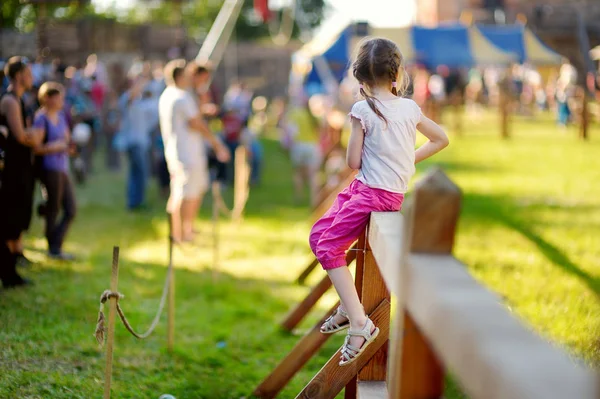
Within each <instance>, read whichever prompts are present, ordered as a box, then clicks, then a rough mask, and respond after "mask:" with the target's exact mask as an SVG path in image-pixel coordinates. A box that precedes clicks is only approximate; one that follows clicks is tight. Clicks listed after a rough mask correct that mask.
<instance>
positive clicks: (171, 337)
mask: <svg viewBox="0 0 600 399" xmlns="http://www.w3.org/2000/svg"><path fill="white" fill-rule="evenodd" d="M172 217H173V215H169V268H171V276H170V280H169V298H168V302H169V305H168V306H169V312H168V313H169V315H168V317H167V351H168V352H169V353H173V343H174V341H175V270H174V269H173V222H172V220H171V218H172Z"/></svg>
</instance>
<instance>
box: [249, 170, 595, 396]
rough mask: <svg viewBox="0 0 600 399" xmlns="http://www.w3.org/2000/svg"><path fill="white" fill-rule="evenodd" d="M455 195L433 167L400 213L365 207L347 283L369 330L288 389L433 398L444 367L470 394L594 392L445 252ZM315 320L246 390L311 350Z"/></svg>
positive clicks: (278, 383) (265, 389) (264, 390)
mask: <svg viewBox="0 0 600 399" xmlns="http://www.w3.org/2000/svg"><path fill="white" fill-rule="evenodd" d="M460 202H461V193H460V190H459V189H458V187H456V186H455V185H454V184H453V183H452V182H451V181H450V180H449V179H448V178H447V176H446V175H445V174H444V173H443V172H441V171H440V170H436V171H434V172H432V173H430V174H429V175H428V176H426V177H425V178H424V179H423V180H422V181H420V182H419V183H418V184H417V186H416V188H415V192H414V194H413V196H412V198H411V203H410V204H407V207H406V209H405V212H404V214H405V215H404V216H402V215H401V214H400V213H374V214H373V215H372V216H371V220H370V224H369V228H368V233H366V234H365V235H364V236H363V238H362V239H361V241H362V242H359V244H358V245H359V248H365V247H364V246H363V245H366V252H365V253H364V255H363V254H362V253H359V255H358V256H357V262H356V263H357V264H356V267H357V273H356V286H357V289H358V291H359V293H360V294H361V300H362V302H363V305H364V307H365V310H366V312H367V313H368V314H370V317H371V319H372V320H373V321H374V323H375V324H376V325H377V326H379V328H380V334H379V337H378V338H377V339H376V340H375V341H374V342H373V344H371V346H369V347H368V348H367V350H366V351H365V352H364V353H363V354H362V355H361V357H360V358H359V359H357V360H356V361H355V362H354V363H352V364H351V365H348V366H346V367H340V366H338V361H339V353H336V354H334V355H333V356H332V357H331V359H330V360H329V362H328V363H327V364H326V365H325V366H324V367H323V368H322V369H321V371H319V373H317V375H315V377H314V378H313V379H312V380H311V381H310V382H309V383H308V385H306V387H305V388H304V389H303V390H302V391H301V392H300V393H299V394H298V396H297V397H298V398H318V399H327V398H335V397H336V395H338V394H339V393H340V392H341V390H342V389H344V387H345V388H346V393H345V398H347V399H348V398H357V397H358V398H402V399H431V398H440V397H442V396H443V392H444V384H443V382H444V376H445V369H449V370H451V371H452V373H453V375H454V376H455V378H456V379H457V381H458V383H459V384H460V386H461V388H462V389H463V391H464V392H465V393H466V394H467V395H468V396H469V397H470V398H472V399H478V398H482V399H540V398H544V399H570V398H573V399H598V398H600V385H599V384H598V382H599V380H598V379H597V377H596V376H595V375H594V374H593V372H592V371H591V370H587V369H585V368H583V367H581V366H578V365H575V364H574V363H573V362H572V361H571V360H570V359H569V357H568V356H567V355H566V354H564V353H563V352H561V351H560V350H559V349H557V348H555V347H554V346H553V345H551V344H550V343H548V342H546V341H545V340H543V339H542V338H540V337H538V336H537V335H536V334H535V333H533V332H532V331H531V330H530V329H529V328H527V327H526V326H525V325H524V324H523V322H522V321H520V320H518V319H517V318H515V317H514V316H513V315H512V314H511V313H509V312H508V311H507V309H506V308H505V306H504V305H503V304H502V301H501V299H500V298H499V297H498V296H497V295H495V294H493V293H491V292H490V291H488V290H487V289H485V288H484V287H483V286H481V285H480V284H478V283H477V282H476V281H475V280H474V279H473V278H472V277H471V276H470V275H469V273H468V271H467V269H466V268H465V266H464V265H463V264H461V263H460V262H459V261H458V260H456V259H455V258H454V257H453V256H452V255H451V253H452V247H453V244H454V236H455V230H456V225H457V221H458V216H459V212H460ZM365 240H366V242H365ZM391 302H394V304H395V306H393V307H392V306H390V303H391ZM392 308H393V309H395V310H394V311H393V312H392ZM333 309H334V308H332V309H331V310H330V311H332V310H333ZM330 311H329V312H328V313H327V314H326V315H325V316H324V317H323V319H324V318H325V317H326V316H327V315H328V314H329V313H330ZM319 326H320V323H318V324H317V325H315V327H314V328H313V329H312V330H311V331H310V332H309V333H308V334H307V335H306V336H305V337H303V338H302V339H301V341H300V342H299V343H298V345H297V346H296V347H295V348H294V349H293V350H292V353H290V354H289V355H288V356H287V357H286V359H284V361H283V362H282V363H281V364H280V365H279V366H277V367H276V369H275V370H274V371H273V372H272V373H271V375H270V376H269V377H267V379H265V381H263V383H261V385H260V386H259V387H258V388H257V389H256V390H255V392H254V394H255V395H256V396H258V397H260V398H274V397H276V395H277V393H278V392H279V391H280V390H281V389H282V388H283V387H284V386H285V385H286V384H287V382H288V381H289V380H290V379H291V378H292V377H293V375H294V374H295V373H296V372H297V371H298V370H299V369H300V368H301V367H302V366H303V365H304V364H305V363H306V362H307V361H308V360H309V359H310V358H311V357H312V356H313V355H314V354H315V353H316V351H317V350H318V349H319V348H320V346H321V345H322V343H323V342H325V340H326V339H327V338H326V336H319V331H318V328H319ZM338 352H339V351H338ZM388 354H389V356H388Z"/></svg>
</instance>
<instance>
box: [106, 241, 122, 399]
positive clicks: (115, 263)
mask: <svg viewBox="0 0 600 399" xmlns="http://www.w3.org/2000/svg"><path fill="white" fill-rule="evenodd" d="M118 286H119V247H113V260H112V272H111V275H110V290H111V291H112V292H114V293H116V292H118ZM116 315H117V298H116V297H111V298H110V312H109V313H108V337H107V342H106V369H105V370H104V399H110V383H111V379H112V361H113V349H114V342H115V316H116Z"/></svg>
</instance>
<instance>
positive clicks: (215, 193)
mask: <svg viewBox="0 0 600 399" xmlns="http://www.w3.org/2000/svg"><path fill="white" fill-rule="evenodd" d="M219 198H220V187H219V182H217V181H214V182H213V183H212V200H213V201H212V228H213V267H212V277H213V281H214V280H216V278H217V274H216V273H217V268H218V267H219V213H220V212H219V208H220V204H219Z"/></svg>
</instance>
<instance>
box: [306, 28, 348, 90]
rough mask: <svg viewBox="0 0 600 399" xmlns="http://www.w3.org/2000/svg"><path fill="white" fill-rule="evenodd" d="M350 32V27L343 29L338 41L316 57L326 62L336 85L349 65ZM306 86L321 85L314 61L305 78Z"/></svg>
mask: <svg viewBox="0 0 600 399" xmlns="http://www.w3.org/2000/svg"><path fill="white" fill-rule="evenodd" d="M352 32H353V31H352V29H351V28H350V27H348V28H346V29H344V31H343V32H342V33H341V34H340V36H339V37H338V39H337V40H336V41H335V42H333V44H332V45H331V46H330V47H329V48H328V49H327V50H325V52H324V53H323V54H321V55H320V56H318V57H322V58H323V59H324V60H325V61H326V62H327V64H328V66H329V68H330V70H331V72H332V74H333V76H334V77H335V79H336V80H337V82H338V83H339V82H341V81H342V80H343V79H344V76H345V75H346V70H347V68H348V65H349V64H350V40H351V39H352ZM306 84H307V85H308V84H322V81H321V77H320V76H319V73H318V69H317V68H316V67H315V65H314V61H313V67H312V70H311V71H310V73H309V74H308V76H307V77H306Z"/></svg>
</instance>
